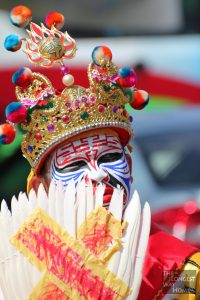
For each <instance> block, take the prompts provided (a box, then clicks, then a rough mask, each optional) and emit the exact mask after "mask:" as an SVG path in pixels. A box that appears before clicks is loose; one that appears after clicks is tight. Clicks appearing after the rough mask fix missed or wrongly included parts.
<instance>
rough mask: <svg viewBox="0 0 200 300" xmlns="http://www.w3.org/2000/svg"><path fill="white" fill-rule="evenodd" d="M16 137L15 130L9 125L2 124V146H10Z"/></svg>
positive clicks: (0, 133)
mask: <svg viewBox="0 0 200 300" xmlns="http://www.w3.org/2000/svg"><path fill="white" fill-rule="evenodd" d="M15 136H16V131H15V128H14V127H13V126H12V125H10V124H8V123H5V124H1V125H0V144H2V145H8V144H11V143H12V142H13V141H14V139H15Z"/></svg>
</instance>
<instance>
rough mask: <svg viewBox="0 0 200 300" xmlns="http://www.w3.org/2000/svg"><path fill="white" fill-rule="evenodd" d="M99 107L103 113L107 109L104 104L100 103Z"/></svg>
mask: <svg viewBox="0 0 200 300" xmlns="http://www.w3.org/2000/svg"><path fill="white" fill-rule="evenodd" d="M98 109H99V112H100V113H102V112H104V111H105V106H104V105H99V107H98Z"/></svg>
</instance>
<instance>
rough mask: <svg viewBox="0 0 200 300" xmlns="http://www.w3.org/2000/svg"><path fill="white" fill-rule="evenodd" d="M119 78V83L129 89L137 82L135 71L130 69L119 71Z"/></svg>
mask: <svg viewBox="0 0 200 300" xmlns="http://www.w3.org/2000/svg"><path fill="white" fill-rule="evenodd" d="M119 76H120V78H119V79H118V83H119V84H120V85H121V86H122V87H124V88H129V87H133V86H134V85H135V82H136V73H135V71H134V70H133V69H132V68H130V67H124V68H122V69H120V70H119Z"/></svg>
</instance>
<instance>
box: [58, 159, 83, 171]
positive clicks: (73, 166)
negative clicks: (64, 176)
mask: <svg viewBox="0 0 200 300" xmlns="http://www.w3.org/2000/svg"><path fill="white" fill-rule="evenodd" d="M86 166H87V163H86V162H85V161H83V160H77V161H75V162H73V163H71V164H69V165H67V166H64V167H63V168H58V167H56V166H55V169H56V171H58V172H60V173H69V172H75V171H78V170H80V169H82V168H85V167H86Z"/></svg>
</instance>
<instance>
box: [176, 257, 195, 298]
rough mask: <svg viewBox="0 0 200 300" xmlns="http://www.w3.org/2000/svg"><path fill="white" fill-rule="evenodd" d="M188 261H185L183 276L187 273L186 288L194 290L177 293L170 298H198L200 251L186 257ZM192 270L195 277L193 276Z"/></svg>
mask: <svg viewBox="0 0 200 300" xmlns="http://www.w3.org/2000/svg"><path fill="white" fill-rule="evenodd" d="M188 260H189V261H188V262H186V263H185V265H184V268H183V272H184V276H187V275H188V277H187V278H188V280H186V282H185V287H186V288H191V289H194V290H195V294H193V293H188V294H187V293H185V294H177V295H173V298H172V299H174V300H175V299H176V300H200V267H198V266H200V252H197V253H195V254H193V255H192V256H190V257H189V258H188ZM190 261H191V262H190ZM192 262H194V263H196V264H197V265H198V266H195V265H194V264H192ZM191 271H193V272H194V274H196V275H195V278H193V273H192V274H191Z"/></svg>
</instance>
